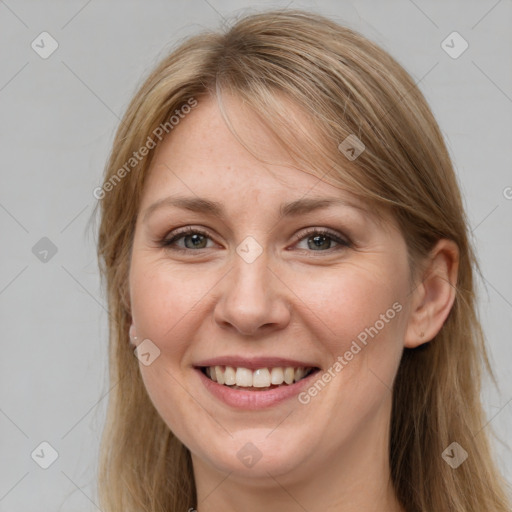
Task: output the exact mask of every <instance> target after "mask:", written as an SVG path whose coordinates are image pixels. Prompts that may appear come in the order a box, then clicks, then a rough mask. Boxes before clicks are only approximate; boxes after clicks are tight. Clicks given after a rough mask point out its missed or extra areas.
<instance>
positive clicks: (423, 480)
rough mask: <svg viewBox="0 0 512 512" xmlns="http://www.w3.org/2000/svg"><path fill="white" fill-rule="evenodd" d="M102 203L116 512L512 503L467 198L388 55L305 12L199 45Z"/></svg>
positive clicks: (108, 442) (145, 109) (116, 161)
mask: <svg viewBox="0 0 512 512" xmlns="http://www.w3.org/2000/svg"><path fill="white" fill-rule="evenodd" d="M95 195H96V196H97V197H98V198H99V199H100V200H101V201H100V208H101V224H100V228H99V247H98V254H99V259H100V263H101V268H102V274H103V276H104V278H105V280H106V285H107V290H108V301H109V306H110V312H111V317H110V361H111V381H112V385H114V388H113V389H112V391H111V393H110V395H109V400H110V402H109V409H108V420H107V426H106V428H105V432H104V437H103V442H102V447H101V457H102V458H101V468H100V469H101V471H100V475H99V476H100V478H99V486H100V497H101V508H102V510H103V511H104V512H114V511H116V512H117V511H119V510H123V511H124V512H131V511H141V510H144V511H148V512H149V511H151V512H156V511H159V512H160V511H161V512H163V511H166V512H168V511H185V510H190V509H197V510H198V511H199V512H207V511H217V510H245V511H256V510H258V511H259V510H269V511H270V510H279V511H280V512H282V511H292V510H308V511H314V510H322V511H326V510H333V511H334V510H336V511H343V512H348V511H356V510H357V511H363V510H364V511H379V512H391V511H406V512H412V511H432V512H439V511H460V512H462V511H464V512H482V511H484V510H485V511H486V512H491V511H492V512H498V511H500V512H502V511H503V512H504V511H506V510H509V505H508V502H507V497H506V493H505V483H504V481H503V479H502V477H501V476H500V475H499V473H498V471H497V469H496V467H495V464H494V462H493V460H492V454H491V450H490V446H489V442H488V439H487V430H488V429H486V430H483V429H482V426H483V425H484V424H485V418H484V414H483V411H482V407H481V404H480V399H479V390H480V373H481V369H482V366H485V367H486V368H487V369H488V370H490V368H489V365H488V362H487V358H486V351H485V345H484V338H483V334H482V330H481V327H480V325H479V323H478V319H477V315H476V303H475V295H474V282H473V269H477V262H476V261H475V258H474V254H473V251H472V248H471V246H470V244H469V242H468V228H467V222H466V217H465V214H464V210H463V206H462V201H461V197H460V193H459V188H458V184H457V181H456V178H455V175H454V172H453V168H452V164H451V162H450V159H449V155H448V152H447V150H446V147H445V145H444V142H443V139H442V136H441V134H440V131H439V128H438V126H437V124H436V122H435V120H434V118H433V116H432V113H431V111H430V110H429V108H428V106H427V104H426V102H425V99H424V98H423V96H422V94H421V93H420V91H419V90H418V88H417V87H416V86H415V85H414V83H413V81H412V80H411V78H410V77H409V75H408V74H407V73H406V72H405V71H404V69H403V68H401V67H400V66H399V64H397V63H396V62H395V61H394V60H393V59H392V58H391V57H390V56H389V55H388V54H387V53H385V52H384V51H383V50H382V49H380V48H378V47H377V46H375V45H374V44H373V43H371V42H370V41H368V40H366V39H365V38H363V37H362V36H361V35H359V34H357V33H355V32H353V31H351V30H349V29H347V28H344V27H340V26H338V25H337V24H335V23H333V22H331V21H329V20H327V19H325V18H323V17H320V16H317V15H313V14H310V13H306V12H301V11H274V12H268V13H263V14H257V15H252V16H249V17H246V18H244V19H242V20H240V21H238V22H237V23H236V24H235V25H234V26H233V27H232V28H231V29H229V31H227V32H226V33H225V34H212V33H209V34H202V35H199V36H195V37H192V38H190V39H188V40H187V41H186V42H185V43H183V44H182V45H181V46H180V47H179V48H177V49H176V50H175V51H174V52H173V53H172V54H171V55H170V56H168V57H167V58H166V59H164V60H163V61H162V62H161V63H160V64H159V65H158V67H157V68H156V69H155V70H154V71H153V73H152V74H151V75H150V76H149V78H148V79H147V80H146V82H145V83H144V85H143V86H142V87H141V89H140V90H139V91H138V92H137V94H136V95H135V98H134V99H133V101H132V103H131V105H130V106H129V108H128V111H127V113H126V115H125V117H124V119H123V122H122V123H121V126H120V128H119V130H118V133H117V136H116V139H115V142H114V147H113V150H112V155H111V157H110V160H109V163H108V166H107V169H106V174H105V181H104V184H103V186H102V187H101V188H100V189H98V190H97V191H96V192H95ZM134 356H136V357H134Z"/></svg>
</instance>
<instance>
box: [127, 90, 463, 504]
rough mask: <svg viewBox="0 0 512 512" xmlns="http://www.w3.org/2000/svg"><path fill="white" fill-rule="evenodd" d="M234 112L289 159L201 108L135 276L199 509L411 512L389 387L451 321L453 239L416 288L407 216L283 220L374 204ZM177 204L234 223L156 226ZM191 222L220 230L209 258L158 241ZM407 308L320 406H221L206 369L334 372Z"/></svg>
mask: <svg viewBox="0 0 512 512" xmlns="http://www.w3.org/2000/svg"><path fill="white" fill-rule="evenodd" d="M228 106H229V109H228V111H229V116H230V118H231V119H232V120H233V121H234V122H235V124H236V126H237V127H240V134H241V136H242V138H243V139H244V140H250V141H253V142H254V144H255V147H256V146H257V147H258V148H259V149H264V151H265V157H266V159H267V160H271V161H275V162H279V165H268V164H264V163H262V162H261V160H258V159H257V158H255V157H254V156H253V155H251V154H250V153H249V152H248V151H247V150H246V149H244V148H243V147H242V146H241V145H240V144H239V142H237V140H236V139H235V137H234V136H233V134H232V133H231V132H230V130H229V129H228V128H227V126H226V124H225V122H224V121H223V119H222V117H221V114H220V111H219V109H218V106H217V101H216V100H215V99H211V98H210V99H203V100H201V101H200V102H199V105H198V107H196V108H195V109H194V110H193V111H192V112H191V113H190V114H188V115H187V117H186V118H185V119H183V120H182V121H181V122H180V124H179V125H178V126H177V127H175V128H174V130H173V131H172V132H171V134H170V135H169V136H168V137H167V138H166V139H164V141H163V143H162V144H161V145H160V146H159V147H158V148H157V150H156V154H155V158H154V159H153V161H152V164H151V168H150V171H149V177H148V180H147V182H146V184H145V188H144V191H143V196H142V201H141V205H140V209H139V215H138V218H137V223H136V228H135V235H134V243H133V251H132V260H131V266H130V275H129V288H130V301H131V308H132V316H133V322H134V326H135V332H136V335H137V337H138V340H143V339H146V338H147V339H150V340H151V341H152V342H153V343H154V344H155V345H157V346H158V348H159V350H160V356H159V357H158V358H157V359H155V361H154V362H153V363H152V364H150V365H149V366H145V365H142V364H140V371H141V374H142V378H143V380H144V384H145V386H146V388H147V391H148V394H149V396H150V398H151V400H152V402H153V404H154V406H155V408H156V409H157V410H158V412H159V414H160V415H161V416H162V418H163V419H164V421H165V422H166V423H167V425H168V426H169V428H170V429H171V430H172V431H173V432H174V433H175V435H176V436H177V437H178V438H179V439H180V440H181V441H182V442H183V443H184V444H185V446H187V447H188V448H189V450H190V451H191V454H192V461H193V468H194V476H195V480H196V486H197V492H198V507H197V509H198V510H199V512H209V511H215V510H225V511H236V510H245V511H249V512H252V511H261V510H267V511H277V510H279V511H280V512H288V511H290V512H291V511H299V510H301V511H302V510H304V509H306V510H308V511H317V510H318V511H319V510H322V511H334V510H336V511H343V512H351V511H358V512H361V511H367V512H370V511H375V512H377V511H379V512H387V511H399V510H402V509H401V508H400V506H399V505H398V503H397V500H396V498H395V495H394V492H393V489H392V486H391V485H390V482H389V474H390V472H389V464H388V436H389V425H390V414H391V391H390V389H391V386H392V383H393V380H394V378H395V375H396V372H397V368H398V365H399V361H400V357H401V354H402V351H403V348H404V347H415V346H418V345H420V344H422V343H425V342H428V341H429V340H431V339H432V338H433V337H434V336H435V334H436V333H437V332H438V331H439V329H440V328H441V327H442V325H443V322H444V321H445V319H446V317H447V316H448V313H449V311H450V308H451V306H452V304H453V300H454V296H455V292H454V285H455V283H456V275H457V265H458V256H457V248H456V246H455V244H453V242H450V241H447V240H441V241H440V242H439V243H438V244H437V245H436V247H435V248H434V249H433V251H432V253H431V255H430V257H429V260H428V265H427V267H426V270H425V273H424V274H423V275H422V276H420V278H419V279H418V281H417V282H415V283H411V282H410V280H409V268H408V265H407V251H406V245H405V241H404V238H403V236H402V235H401V233H400V232H399V230H398V228H397V226H396V224H395V222H394V220H393V219H391V218H388V219H387V220H386V223H385V224H384V225H383V226H381V225H379V224H378V223H377V221H376V219H375V218H374V217H373V216H372V214H371V213H370V212H364V211H363V210H360V209H358V208H356V207H353V206H348V205H342V206H340V205H336V206H331V207H329V208H326V209H321V210H316V211H313V212H310V213H306V214H302V215H298V216H296V217H289V218H288V217H286V218H285V217H280V216H279V206H280V205H281V203H284V202H288V201H293V200H296V199H300V198H302V197H323V198H325V197H329V198H332V197H335V198H343V199H345V200H346V201H347V202H351V203H353V204H355V205H359V206H363V207H364V205H363V204H362V203H360V202H359V201H358V200H357V198H355V197H354V196H352V195H351V194H349V193H348V192H346V191H343V190H342V189H341V188H339V187H335V186H333V185H332V184H328V183H326V182H324V181H320V180H319V178H318V177H316V176H313V175H312V174H309V173H307V172H302V171H300V170H297V169H296V168H293V167H292V166H291V164H288V165H287V164H286V162H287V156H286V153H285V152H284V151H283V150H282V149H281V148H280V147H278V146H276V145H275V143H274V141H273V139H272V137H271V136H270V135H269V134H268V132H267V131H266V129H265V128H264V126H263V125H262V124H261V123H260V122H259V121H258V119H257V117H256V116H254V114H252V113H251V112H250V111H248V110H247V109H244V108H243V106H242V105H241V104H240V103H239V102H238V101H237V100H236V98H231V99H230V102H229V104H228ZM291 112H293V113H294V115H296V116H297V118H300V115H301V114H300V112H298V111H297V110H296V109H295V111H294V110H293V107H292V110H291ZM313 187H314V188H313ZM175 194H181V195H186V196H192V197H197V196H199V197H204V198H207V199H210V200H215V201H219V202H221V203H222V205H223V207H224V208H225V218H224V219H219V218H217V217H215V216H211V215H209V214H205V213H196V212H192V211H187V210H184V209H179V208H176V207H172V206H166V207H161V208H159V209H156V210H154V211H153V212H152V213H151V214H150V215H149V216H148V217H146V216H145V213H146V211H147V208H148V207H149V206H150V205H152V204H154V203H155V202H156V201H158V200H160V199H162V198H165V197H168V196H170V195H175ZM183 226H193V227H197V228H201V229H202V230H203V231H207V232H208V236H209V238H207V239H206V242H205V243H206V248H203V247H205V245H201V243H199V246H200V248H194V244H193V243H192V239H191V237H190V236H189V237H188V238H187V237H186V238H181V239H180V240H178V241H176V244H177V245H178V246H179V247H182V248H183V247H185V245H184V244H185V242H186V243H187V244H188V247H191V248H190V249H188V251H187V252H179V251H173V250H171V249H170V248H165V247H162V246H161V245H159V240H162V239H164V238H167V239H170V238H171V236H170V235H171V234H172V232H174V231H176V229H177V228H180V227H183ZM306 228H326V229H329V230H330V231H333V232H334V233H337V234H338V235H339V236H340V237H341V238H345V239H346V238H347V237H348V238H349V240H350V242H351V245H350V246H348V247H346V246H343V245H339V244H337V243H336V242H335V241H334V240H332V239H331V242H330V243H329V239H327V241H325V243H324V244H323V245H322V247H321V248H320V249H317V250H315V247H314V244H313V242H312V237H313V236H314V234H306ZM301 233H304V234H305V237H300V239H299V240H297V238H295V235H300V234H301ZM247 236H252V237H253V238H254V239H255V240H256V241H257V242H258V243H259V244H260V246H261V247H262V248H263V249H264V250H263V253H262V254H261V255H260V256H259V257H258V258H256V259H255V261H253V262H252V263H247V262H246V261H245V260H244V259H242V258H241V257H240V256H239V254H238V253H237V252H236V248H237V246H239V244H241V242H242V241H243V240H244V239H245V238H246V237H247ZM308 241H309V245H308ZM196 244H197V242H196ZM312 246H313V247H312ZM396 302H399V303H400V305H401V306H402V309H401V311H400V312H399V313H398V314H397V315H396V316H395V317H394V318H393V319H392V320H390V321H389V322H388V323H386V324H385V327H384V328H382V329H381V330H380V331H379V332H378V334H377V335H376V336H375V337H374V338H370V341H369V342H368V344H367V345H366V346H365V347H364V349H363V350H361V351H360V352H359V353H358V354H357V355H355V356H354V357H353V359H352V360H351V361H350V362H349V363H348V364H347V365H346V366H344V368H343V369H342V371H340V372H338V373H337V374H336V376H335V377H334V378H332V380H331V381H330V382H329V383H328V385H327V386H325V388H324V389H323V390H322V391H321V392H320V393H318V394H317V396H315V397H312V398H311V400H310V401H309V403H307V404H301V403H299V402H298V400H297V399H296V398H292V399H289V400H287V401H285V402H283V403H281V404H279V405H276V406H273V407H270V408H267V409H262V410H256V411H243V412H241V411H239V410H234V409H233V408H231V407H229V406H227V405H225V404H224V403H223V402H220V401H219V400H217V399H216V398H214V397H212V395H211V394H210V393H209V392H208V391H207V389H206V388H205V387H204V386H203V385H202V383H201V382H200V381H199V378H198V376H197V373H196V370H194V369H193V365H194V363H197V362H198V361H199V360H201V359H205V358H210V357H215V356H221V355H222V356H224V355H227V354H233V355H245V356H254V357H256V356H275V357H292V358H294V359H300V360H306V361H311V362H312V363H314V364H315V365H316V366H318V367H320V368H321V369H322V370H324V371H325V370H327V369H328V368H329V367H332V365H333V363H334V361H335V359H336V357H337V356H340V355H341V356H342V355H343V354H344V353H345V352H346V351H347V350H348V349H349V348H350V345H351V343H352V341H353V340H354V339H356V338H357V336H358V334H359V333H361V332H362V331H364V329H365V328H367V327H369V326H373V325H374V324H375V322H376V320H378V319H379V318H380V315H381V314H385V313H386V311H387V310H388V309H389V308H391V306H392V305H393V304H394V303H396ZM422 333H423V336H421V334H422ZM248 442H251V443H253V444H254V445H255V446H256V447H257V449H258V450H259V452H260V453H261V459H260V460H259V461H258V462H257V463H256V464H255V465H253V466H252V467H250V468H249V467H245V466H244V465H243V464H242V463H241V461H240V460H239V458H238V457H237V453H238V452H239V450H241V449H242V447H244V445H246V443H248Z"/></svg>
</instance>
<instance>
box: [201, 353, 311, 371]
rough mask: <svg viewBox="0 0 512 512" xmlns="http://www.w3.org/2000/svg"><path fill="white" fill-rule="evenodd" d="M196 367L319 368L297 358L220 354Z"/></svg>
mask: <svg viewBox="0 0 512 512" xmlns="http://www.w3.org/2000/svg"><path fill="white" fill-rule="evenodd" d="M194 366H196V367H200V366H201V367H206V366H232V367H235V368H247V369H249V370H257V369H258V368H276V367H287V366H291V367H293V368H301V367H302V368H318V366H317V365H316V364H315V363H310V362H305V361H298V360H295V359H287V358H283V357H239V356H220V357H213V358H211V359H204V360H202V361H199V362H198V363H195V364H194Z"/></svg>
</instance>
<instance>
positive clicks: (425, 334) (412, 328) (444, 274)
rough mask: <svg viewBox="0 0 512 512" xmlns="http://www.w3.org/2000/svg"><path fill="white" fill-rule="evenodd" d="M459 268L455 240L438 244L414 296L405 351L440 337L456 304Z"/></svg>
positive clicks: (433, 250)
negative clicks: (437, 336)
mask: <svg viewBox="0 0 512 512" xmlns="http://www.w3.org/2000/svg"><path fill="white" fill-rule="evenodd" d="M458 268H459V250H458V247H457V244H455V242H453V241H452V240H447V239H442V240H439V241H438V243H437V244H436V246H435V247H434V249H432V251H431V253H430V256H429V262H428V265H427V267H426V268H425V271H424V273H423V276H422V280H421V282H420V284H419V285H418V286H417V287H416V289H415V290H414V292H413V296H412V301H411V309H410V317H409V321H408V326H407V331H406V334H405V338H404V346H405V347H407V348H415V347H418V346H419V345H422V344H423V343H427V342H428V341H430V340H432V339H433V338H434V337H435V336H436V335H437V334H438V333H439V331H440V330H441V328H442V327H443V324H444V322H445V321H446V319H447V317H448V315H449V313H450V311H451V308H452V306H453V303H454V301H455V296H456V293H457V288H456V287H457V275H458Z"/></svg>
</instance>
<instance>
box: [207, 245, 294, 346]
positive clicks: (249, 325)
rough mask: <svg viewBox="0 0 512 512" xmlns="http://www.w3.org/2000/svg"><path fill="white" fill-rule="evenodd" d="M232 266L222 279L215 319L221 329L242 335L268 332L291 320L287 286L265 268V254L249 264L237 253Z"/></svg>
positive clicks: (256, 334)
mask: <svg viewBox="0 0 512 512" xmlns="http://www.w3.org/2000/svg"><path fill="white" fill-rule="evenodd" d="M234 260H235V261H234V263H233V265H234V268H233V269H232V270H231V272H229V273H228V274H227V275H226V276H225V278H224V279H223V280H222V281H221V283H220V284H221V286H222V289H221V294H220V295H219V299H218V302H217V304H216V305H215V310H214V320H215V322H216V323H217V325H219V326H220V327H221V328H223V329H228V330H232V331H235V332H237V333H238V334H242V335H244V336H258V335H259V334H268V333H270V332H272V331H274V330H280V329H284V328H285V327H286V326H287V325H288V324H289V323H290V316H291V314H290V311H291V304H290V303H289V301H288V300H287V298H286V290H287V288H286V286H285V285H283V283H282V282H281V281H280V280H279V278H278V277H276V274H275V272H274V271H272V270H271V269H270V268H269V267H268V264H267V263H268V262H267V259H266V258H265V253H263V254H262V255H260V257H259V258H257V259H256V260H255V261H253V262H252V263H247V262H246V261H244V260H243V259H242V258H240V257H239V256H238V255H236V256H235V257H234Z"/></svg>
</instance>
